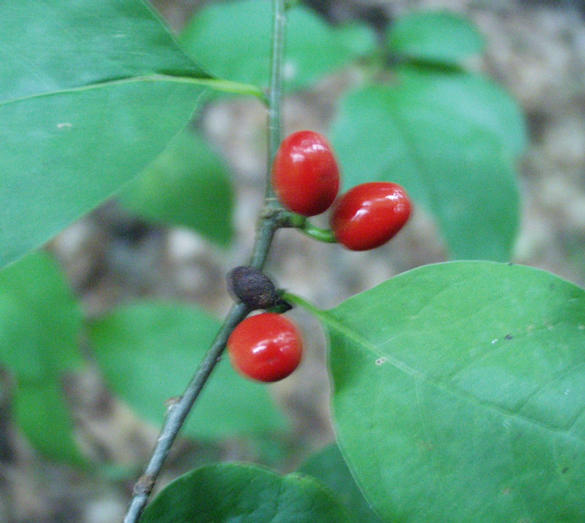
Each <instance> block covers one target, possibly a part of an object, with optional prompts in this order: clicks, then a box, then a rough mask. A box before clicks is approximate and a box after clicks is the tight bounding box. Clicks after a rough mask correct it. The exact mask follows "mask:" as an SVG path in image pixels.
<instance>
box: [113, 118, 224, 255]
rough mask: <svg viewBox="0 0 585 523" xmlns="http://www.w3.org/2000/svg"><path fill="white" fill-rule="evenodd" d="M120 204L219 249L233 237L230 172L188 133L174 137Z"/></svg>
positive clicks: (184, 132) (201, 141)
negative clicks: (202, 238) (204, 239)
mask: <svg viewBox="0 0 585 523" xmlns="http://www.w3.org/2000/svg"><path fill="white" fill-rule="evenodd" d="M121 198H122V203H123V204H124V205H126V206H127V207H128V208H129V209H131V210H132V211H134V212H136V213H137V214H139V215H141V216H143V217H145V218H147V219H151V220H154V221H158V222H163V223H169V224H173V225H184V226H186V227H190V228H192V229H195V230H196V231H198V232H200V233H201V234H203V235H204V236H206V237H207V238H209V239H211V240H213V241H215V242H216V243H218V244H220V245H226V244H228V243H229V241H230V239H231V237H232V233H233V227H232V207H233V193H232V187H231V183H230V177H229V172H228V170H227V167H226V165H225V164H224V162H223V161H222V160H221V159H220V157H219V156H217V155H216V154H215V153H214V152H213V151H212V150H211V148H210V147H209V146H208V145H207V144H206V143H205V141H204V140H203V139H202V138H201V137H199V136H198V135H196V134H193V133H192V132H189V131H188V130H185V131H183V132H182V133H181V134H179V135H178V136H177V137H175V139H174V140H173V141H172V142H171V143H170V145H169V146H168V147H167V148H166V149H165V151H164V152H163V153H162V154H161V155H160V156H159V157H158V158H157V159H156V160H155V161H154V163H152V164H151V165H150V166H149V167H147V168H146V171H145V172H143V173H142V174H141V175H140V176H139V177H138V178H137V179H135V180H134V181H132V182H131V183H130V185H129V187H128V188H127V189H126V190H124V192H123V193H122V195H121Z"/></svg>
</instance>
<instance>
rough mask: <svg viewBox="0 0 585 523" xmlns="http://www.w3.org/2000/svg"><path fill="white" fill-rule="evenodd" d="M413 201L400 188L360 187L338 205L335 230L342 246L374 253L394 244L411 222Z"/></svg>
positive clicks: (391, 185)
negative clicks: (378, 248)
mask: <svg viewBox="0 0 585 523" xmlns="http://www.w3.org/2000/svg"><path fill="white" fill-rule="evenodd" d="M410 212H411V204H410V198H409V197H408V194H406V191H405V190H404V189H403V188H402V187H401V186H400V185H398V184H395V183H390V182H370V183H364V184H361V185H357V186H356V187H354V188H353V189H350V190H349V191H348V192H347V193H346V194H344V195H343V196H342V197H341V198H339V200H338V201H337V202H336V204H335V208H334V209H333V213H332V214H331V221H330V223H331V229H332V230H333V233H334V234H335V238H336V239H337V241H338V242H339V243H341V244H342V245H344V246H345V247H347V248H348V249H351V250H353V251H365V250H368V249H374V248H376V247H379V246H380V245H383V244H384V243H386V242H387V241H388V240H390V239H391V238H392V237H393V236H394V235H395V234H396V233H397V232H398V231H399V230H400V229H402V227H403V226H404V224H405V223H406V222H407V221H408V218H409V216H410Z"/></svg>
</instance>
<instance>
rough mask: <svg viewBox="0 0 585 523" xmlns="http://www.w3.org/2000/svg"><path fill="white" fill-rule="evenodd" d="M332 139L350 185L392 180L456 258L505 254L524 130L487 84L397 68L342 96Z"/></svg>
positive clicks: (514, 218) (514, 221)
mask: <svg viewBox="0 0 585 523" xmlns="http://www.w3.org/2000/svg"><path fill="white" fill-rule="evenodd" d="M372 130H375V132H372ZM333 143H334V146H335V149H336V151H337V154H338V157H339V162H340V164H341V165H343V175H344V181H345V185H346V188H349V187H352V186H354V185H357V184H359V183H363V182H365V181H375V180H379V181H392V182H397V183H399V184H401V185H403V186H404V187H405V188H406V190H407V191H408V192H409V194H410V196H411V197H412V198H413V199H414V200H415V203H418V204H420V205H422V206H423V207H424V208H426V209H427V211H430V212H431V213H433V214H434V215H435V217H436V219H437V220H438V223H439V226H440V228H441V230H442V232H443V235H444V237H445V239H446V241H447V245H448V248H449V250H450V251H451V255H452V256H453V257H456V258H484V259H494V260H506V259H508V258H509V256H510V251H511V249H512V247H513V243H514V238H515V234H516V230H517V225H518V188H517V185H516V176H515V172H514V168H513V159H514V157H515V155H517V154H518V153H519V152H520V151H521V150H522V148H523V147H524V144H525V131H524V126H523V121H522V118H521V115H520V112H519V110H518V108H517V107H516V105H515V104H514V103H513V101H512V100H511V99H510V98H508V96H507V95H506V94H505V93H504V92H503V91H501V90H500V89H499V88H497V87H496V86H495V85H493V84H492V83H490V82H488V81H487V80H484V79H482V78H481V77H479V76H476V75H471V74H467V73H458V72H449V73H437V72H432V73H431V72H428V71H427V72H425V71H424V70H414V69H411V68H409V69H402V70H401V71H400V72H399V76H398V81H397V83H396V84H394V85H389V86H382V85H379V86H370V87H366V88H363V89H360V90H358V91H356V92H353V93H351V94H350V95H348V96H347V97H346V98H345V100H344V101H343V102H342V105H341V110H340V114H339V115H338V117H337V120H336V121H335V123H334V125H333ZM364 166H367V168H364ZM415 212H416V208H415Z"/></svg>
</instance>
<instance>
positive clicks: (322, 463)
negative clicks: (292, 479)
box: [298, 445, 382, 523]
mask: <svg viewBox="0 0 585 523" xmlns="http://www.w3.org/2000/svg"><path fill="white" fill-rule="evenodd" d="M298 472H301V473H302V474H307V475H309V476H312V477H314V478H316V479H318V480H319V481H320V482H321V483H323V484H324V485H327V486H328V487H329V488H330V489H331V490H332V491H333V492H335V495H336V496H337V498H338V499H339V500H340V501H341V502H343V504H344V505H345V507H346V508H347V509H348V510H349V512H350V514H351V515H352V516H353V519H354V520H355V521H360V522H363V523H365V522H371V523H378V522H380V521H382V520H381V519H380V518H379V517H378V516H377V515H376V513H375V512H374V511H373V510H372V509H371V508H370V505H368V502H367V501H366V500H365V498H364V496H363V494H362V493H361V491H360V489H359V487H358V486H357V484H356V482H355V480H354V479H353V477H352V475H351V472H350V471H349V468H348V466H347V464H346V463H345V460H344V459H343V456H342V454H341V452H340V450H339V447H337V445H329V446H328V447H325V448H324V449H323V450H321V451H320V452H317V453H316V454H314V455H313V456H311V457H310V458H309V459H308V460H307V461H306V462H305V463H304V464H303V465H302V466H301V468H299V469H298Z"/></svg>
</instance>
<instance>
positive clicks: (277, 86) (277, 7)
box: [124, 0, 286, 523]
mask: <svg viewBox="0 0 585 523" xmlns="http://www.w3.org/2000/svg"><path fill="white" fill-rule="evenodd" d="M272 16H273V18H272V20H273V26H272V58H271V74H270V90H269V94H268V104H269V105H268V165H267V178H266V180H267V181H266V192H265V211H264V212H263V213H262V215H261V217H260V221H259V224H258V228H257V230H256V239H255V242H254V248H253V251H252V255H251V258H250V263H249V265H251V266H252V267H255V268H257V269H262V267H263V266H264V264H265V262H266V259H267V257H268V252H269V250H270V246H271V244H272V239H273V237H274V233H275V232H276V230H277V229H278V227H280V226H281V223H280V221H281V215H280V213H281V208H280V204H279V203H278V201H277V199H276V196H275V194H274V189H273V188H272V185H271V182H270V171H271V169H272V163H273V160H274V156H275V154H276V151H277V150H278V146H279V144H280V137H281V122H280V105H281V97H282V85H281V83H282V74H281V68H282V55H283V52H284V39H285V27H286V13H285V0H272ZM248 313H249V310H248V308H247V307H246V305H244V304H242V303H238V304H235V305H234V306H232V308H231V309H230V311H229V312H228V314H227V316H226V318H225V320H224V323H223V325H222V327H221V328H220V330H219V332H218V333H217V335H216V337H215V340H214V341H213V343H212V345H211V347H210V348H209V350H208V351H207V353H206V354H205V356H204V358H203V360H202V361H201V363H200V364H199V367H198V368H197V370H196V371H195V374H194V375H193V377H192V378H191V381H190V382H189V384H188V385H187V388H186V389H185V392H184V393H183V395H182V396H180V397H179V399H178V401H176V402H175V403H174V404H173V405H172V406H171V407H169V409H168V411H167V416H166V418H165V421H164V423H163V427H162V429H161V432H160V435H159V437H158V439H157V441H156V445H155V447H154V450H153V453H152V456H151V458H150V461H149V463H148V465H147V467H146V470H145V471H144V474H143V475H142V476H141V477H140V478H139V479H138V481H137V482H136V484H135V485H134V491H133V497H132V500H131V502H130V506H129V507H128V510H127V512H126V516H125V518H124V523H136V522H137V521H138V520H139V518H140V516H141V514H142V512H143V510H144V507H145V506H146V503H147V502H148V498H149V496H150V494H151V492H152V490H153V488H154V485H155V483H156V480H157V478H158V476H159V474H160V471H161V469H162V467H163V464H164V462H165V460H166V458H167V456H168V454H169V451H170V449H171V446H172V444H173V442H174V441H175V439H176V438H177V435H178V433H179V431H180V430H181V428H182V426H183V424H184V423H185V420H186V418H187V416H188V415H189V412H191V409H192V408H193V405H194V404H195V401H196V400H197V398H198V397H199V394H200V392H201V391H202V390H203V388H204V386H205V384H206V383H207V379H208V378H209V376H210V375H211V372H212V371H213V369H214V368H215V365H216V364H217V363H218V362H219V360H220V359H221V355H222V354H223V351H224V350H225V346H226V343H227V340H228V338H229V335H230V334H231V332H232V331H233V330H234V328H235V327H236V326H237V325H238V323H240V322H241V321H242V320H243V319H244V318H245V317H246V316H247V315H248Z"/></svg>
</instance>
